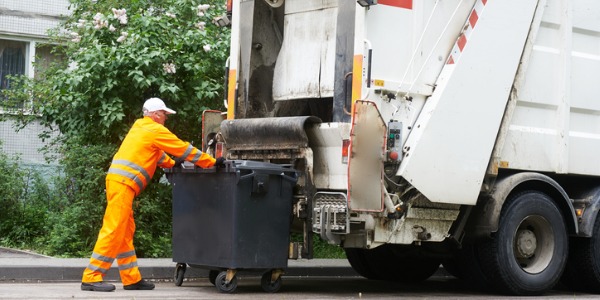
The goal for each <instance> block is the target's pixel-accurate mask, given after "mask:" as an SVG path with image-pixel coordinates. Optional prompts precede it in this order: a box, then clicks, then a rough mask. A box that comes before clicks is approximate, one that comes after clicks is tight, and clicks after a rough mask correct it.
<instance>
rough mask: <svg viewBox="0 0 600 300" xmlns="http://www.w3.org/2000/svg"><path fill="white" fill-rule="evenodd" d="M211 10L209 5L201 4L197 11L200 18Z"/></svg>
mask: <svg viewBox="0 0 600 300" xmlns="http://www.w3.org/2000/svg"><path fill="white" fill-rule="evenodd" d="M209 8H210V5H208V4H200V5H198V7H197V9H198V16H199V17H202V16H204V13H205V12H206V11H207V10H208V9H209Z"/></svg>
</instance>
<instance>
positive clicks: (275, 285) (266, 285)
mask: <svg viewBox="0 0 600 300" xmlns="http://www.w3.org/2000/svg"><path fill="white" fill-rule="evenodd" d="M272 274H273V271H269V272H266V273H264V274H263V275H262V278H261V279H260V286H261V287H262V289H263V291H265V292H267V293H277V292H278V291H279V289H280V288H281V276H279V277H277V280H275V281H273V282H271V276H272Z"/></svg>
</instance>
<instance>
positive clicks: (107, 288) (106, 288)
mask: <svg viewBox="0 0 600 300" xmlns="http://www.w3.org/2000/svg"><path fill="white" fill-rule="evenodd" d="M81 290H82V291H96V292H112V291H114V290H115V285H114V284H110V283H106V282H102V281H98V282H82V283H81Z"/></svg>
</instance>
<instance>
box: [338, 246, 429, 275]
mask: <svg viewBox="0 0 600 300" xmlns="http://www.w3.org/2000/svg"><path fill="white" fill-rule="evenodd" d="M346 250H349V249H346ZM406 252H408V251H407V249H400V247H398V246H396V245H390V244H387V245H382V246H379V247H377V248H374V249H370V250H367V249H351V251H350V255H348V253H349V252H348V251H346V256H347V257H348V261H349V262H350V265H351V266H352V268H353V269H354V270H355V271H356V272H357V273H358V274H360V275H361V276H363V277H365V278H368V279H374V280H388V281H394V282H401V283H415V282H421V281H424V280H427V279H428V278H429V277H431V275H433V274H434V273H435V272H436V271H437V270H438V269H439V267H440V261H438V260H435V259H430V258H427V257H421V256H418V255H414V254H412V253H406Z"/></svg>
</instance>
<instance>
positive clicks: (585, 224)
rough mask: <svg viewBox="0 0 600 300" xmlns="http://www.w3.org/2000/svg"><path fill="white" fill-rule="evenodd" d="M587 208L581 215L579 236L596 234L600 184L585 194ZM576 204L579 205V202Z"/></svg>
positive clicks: (599, 209)
mask: <svg viewBox="0 0 600 300" xmlns="http://www.w3.org/2000/svg"><path fill="white" fill-rule="evenodd" d="M582 202H583V203H584V204H585V205H584V206H585V209H584V211H583V214H582V215H581V217H580V220H579V221H580V222H579V232H578V234H577V235H578V236H581V237H591V236H592V234H594V223H595V222H596V219H597V218H598V212H599V211H600V186H597V187H595V188H593V189H591V190H589V191H588V192H587V193H585V194H584V196H583V201H582ZM575 206H578V205H577V203H576V204H575Z"/></svg>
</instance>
